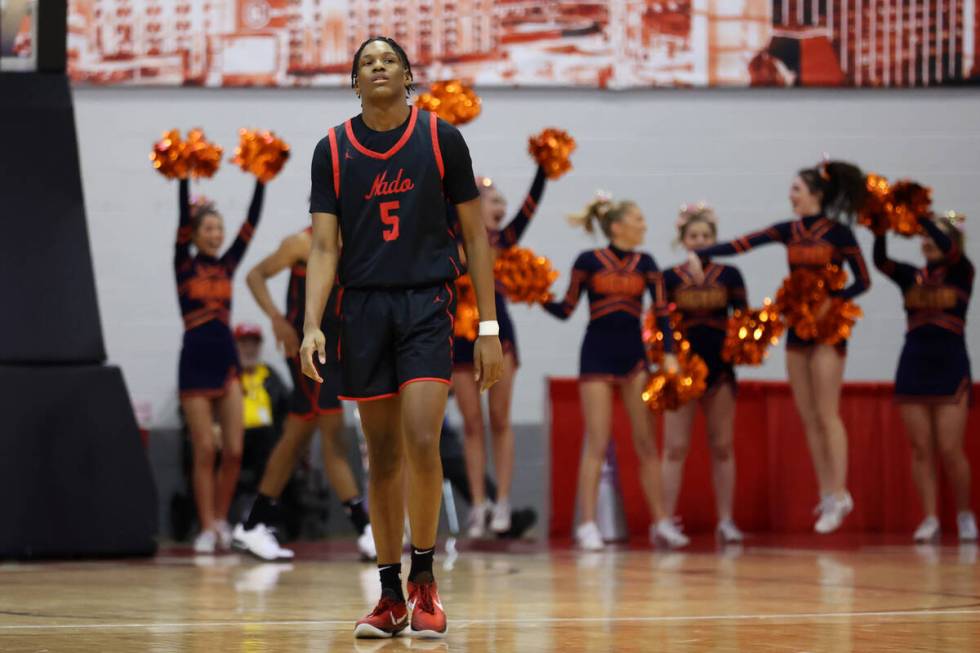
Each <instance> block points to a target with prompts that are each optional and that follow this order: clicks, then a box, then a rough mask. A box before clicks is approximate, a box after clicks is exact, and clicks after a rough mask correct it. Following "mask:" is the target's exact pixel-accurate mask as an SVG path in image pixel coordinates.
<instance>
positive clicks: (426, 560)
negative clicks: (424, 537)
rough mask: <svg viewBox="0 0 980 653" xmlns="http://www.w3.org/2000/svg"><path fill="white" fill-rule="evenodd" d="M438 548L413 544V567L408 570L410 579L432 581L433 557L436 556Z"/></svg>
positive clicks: (422, 581)
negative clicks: (421, 547)
mask: <svg viewBox="0 0 980 653" xmlns="http://www.w3.org/2000/svg"><path fill="white" fill-rule="evenodd" d="M435 554H436V548H435V547H432V548H430V549H420V548H418V547H417V546H415V545H414V544H413V545H412V569H411V571H409V572H408V580H409V581H411V582H413V583H431V582H432V581H433V576H432V558H433V557H435Z"/></svg>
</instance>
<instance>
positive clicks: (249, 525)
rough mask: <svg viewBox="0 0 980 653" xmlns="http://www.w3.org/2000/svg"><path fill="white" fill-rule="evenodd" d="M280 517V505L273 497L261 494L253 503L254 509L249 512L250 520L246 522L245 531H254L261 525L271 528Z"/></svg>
mask: <svg viewBox="0 0 980 653" xmlns="http://www.w3.org/2000/svg"><path fill="white" fill-rule="evenodd" d="M277 517H278V503H277V502H276V500H275V499H273V498H272V497H268V496H266V495H264V494H261V493H260V494H259V495H258V496H256V497H255V501H254V502H253V503H252V509H251V510H249V511H248V519H246V520H245V530H252V529H253V528H255V527H256V526H258V525H259V524H265V525H266V526H271V525H272V524H274V523H275V522H276V519H277Z"/></svg>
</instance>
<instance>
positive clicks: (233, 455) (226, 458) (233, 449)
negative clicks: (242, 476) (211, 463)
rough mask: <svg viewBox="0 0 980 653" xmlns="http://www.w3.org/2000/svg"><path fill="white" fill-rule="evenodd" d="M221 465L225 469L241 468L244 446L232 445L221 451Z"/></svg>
mask: <svg viewBox="0 0 980 653" xmlns="http://www.w3.org/2000/svg"><path fill="white" fill-rule="evenodd" d="M221 464H222V465H223V466H225V467H240V466H241V464H242V445H240V444H238V445H231V446H227V447H225V448H223V449H222V450H221Z"/></svg>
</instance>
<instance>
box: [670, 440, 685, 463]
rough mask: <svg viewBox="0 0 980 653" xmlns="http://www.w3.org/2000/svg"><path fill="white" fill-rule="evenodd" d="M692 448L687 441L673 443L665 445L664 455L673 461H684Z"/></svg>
mask: <svg viewBox="0 0 980 653" xmlns="http://www.w3.org/2000/svg"><path fill="white" fill-rule="evenodd" d="M690 448H691V447H690V445H689V444H688V443H687V442H677V443H671V444H668V445H667V446H666V447H664V456H666V458H667V460H669V461H671V462H673V463H682V462H684V461H685V460H686V459H687V452H688V450H689V449H690Z"/></svg>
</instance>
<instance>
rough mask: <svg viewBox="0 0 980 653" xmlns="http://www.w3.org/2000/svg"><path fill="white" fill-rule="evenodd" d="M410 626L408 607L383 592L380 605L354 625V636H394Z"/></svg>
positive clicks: (376, 637)
mask: <svg viewBox="0 0 980 653" xmlns="http://www.w3.org/2000/svg"><path fill="white" fill-rule="evenodd" d="M406 626H408V608H406V607H405V601H399V600H398V599H395V598H392V597H391V596H387V595H384V594H382V595H381V600H380V601H378V605H376V606H375V607H374V610H372V611H371V613H370V614H369V615H367V616H366V617H364V618H363V619H361V620H360V621H358V622H357V625H356V626H354V637H363V638H372V639H383V638H387V637H394V636H395V635H397V634H398V633H400V632H401V631H403V630H405V627H406Z"/></svg>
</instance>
